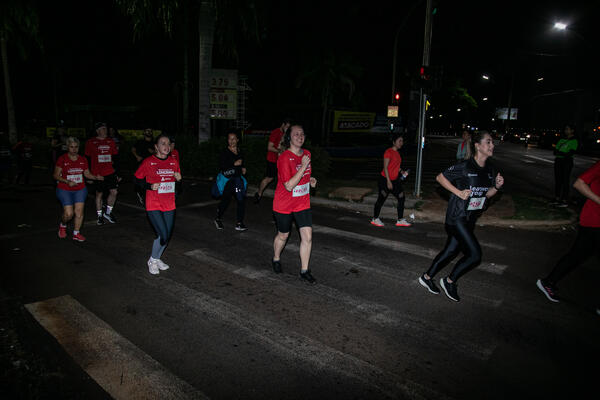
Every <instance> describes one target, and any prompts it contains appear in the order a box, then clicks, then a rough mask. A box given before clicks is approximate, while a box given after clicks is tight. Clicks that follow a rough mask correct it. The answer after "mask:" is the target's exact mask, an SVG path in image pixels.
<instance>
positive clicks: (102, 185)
mask: <svg viewBox="0 0 600 400" xmlns="http://www.w3.org/2000/svg"><path fill="white" fill-rule="evenodd" d="M107 134H108V132H107V130H106V124H105V123H104V122H98V123H96V135H97V136H96V137H95V138H91V139H88V140H87V142H86V143H85V155H86V157H88V160H89V164H90V165H91V168H90V170H91V171H92V174H93V175H96V176H102V177H104V179H103V180H96V181H95V182H94V186H95V187H96V214H97V215H98V221H97V224H98V225H104V219H106V220H107V221H108V222H110V223H111V224H114V223H115V222H117V219H116V218H115V216H114V214H113V213H112V210H113V208H114V206H115V201H116V200H117V187H118V182H117V176H116V173H115V169H114V167H113V158H114V156H116V155H118V151H117V147H116V145H115V142H114V141H113V140H112V139H111V138H109V137H107ZM104 192H108V198H107V199H106V211H105V212H102V195H103V194H104Z"/></svg>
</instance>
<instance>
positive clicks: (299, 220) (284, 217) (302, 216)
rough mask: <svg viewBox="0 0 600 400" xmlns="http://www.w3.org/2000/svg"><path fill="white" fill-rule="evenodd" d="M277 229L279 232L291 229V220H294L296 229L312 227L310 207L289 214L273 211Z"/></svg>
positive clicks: (286, 231)
mask: <svg viewBox="0 0 600 400" xmlns="http://www.w3.org/2000/svg"><path fill="white" fill-rule="evenodd" d="M273 216H274V217H275V222H276V223H277V230H278V231H279V232H281V233H288V232H289V231H290V230H291V229H292V220H296V226H297V227H298V229H300V228H304V227H312V212H311V211H310V208H308V209H306V210H302V211H298V212H293V213H291V214H281V213H278V212H275V211H273Z"/></svg>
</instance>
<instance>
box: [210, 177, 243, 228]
mask: <svg viewBox="0 0 600 400" xmlns="http://www.w3.org/2000/svg"><path fill="white" fill-rule="evenodd" d="M233 195H235V199H236V201H237V213H236V214H237V215H236V218H237V219H236V222H244V214H245V211H246V191H242V190H240V189H238V188H236V186H235V179H230V180H228V181H227V183H226V184H225V187H224V188H223V196H222V197H221V202H220V203H219V207H218V208H217V218H218V219H221V218H222V217H223V214H224V213H225V210H227V207H228V206H229V202H230V201H231V196H233Z"/></svg>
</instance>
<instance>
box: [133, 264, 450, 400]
mask: <svg viewBox="0 0 600 400" xmlns="http://www.w3.org/2000/svg"><path fill="white" fill-rule="evenodd" d="M138 278H139V279H141V280H143V281H144V282H145V283H146V284H148V285H149V286H152V287H155V288H157V289H160V290H164V291H165V292H166V293H168V294H170V295H171V296H172V297H173V298H175V299H177V300H178V301H179V302H181V304H184V305H185V306H186V307H191V308H192V309H194V310H196V311H197V314H198V315H206V316H208V317H209V318H213V319H216V320H218V321H224V322H225V323H227V324H229V325H230V326H233V327H234V328H236V329H239V330H241V331H243V332H246V333H247V334H248V335H249V336H251V337H253V338H255V339H257V340H260V341H261V342H262V343H264V345H265V347H267V348H269V350H270V351H272V352H275V353H278V355H279V356H280V357H282V358H284V359H288V360H290V359H291V360H301V361H303V362H305V363H307V364H308V365H309V368H310V369H316V370H327V371H331V372H333V373H336V374H339V375H343V376H346V377H349V378H352V379H357V380H359V381H361V382H362V383H363V384H365V385H366V386H368V387H372V388H376V389H377V390H379V391H381V393H382V394H385V395H386V396H388V397H391V398H398V397H399V396H401V397H405V398H411V399H428V398H440V397H439V396H442V398H443V397H445V396H443V395H442V394H441V393H437V392H435V391H433V390H431V389H430V388H428V387H426V386H422V385H420V384H418V383H416V382H413V381H410V380H408V379H405V378H402V377H401V376H400V375H397V374H395V373H393V372H388V371H385V370H383V369H381V368H379V367H377V366H375V365H373V364H371V363H369V362H366V361H364V360H362V359H360V358H358V357H355V356H352V355H350V354H347V353H344V352H342V351H339V350H336V349H334V348H332V347H329V346H327V345H326V344H324V343H321V342H319V341H317V340H315V339H311V338H309V337H307V336H304V335H302V334H299V333H297V332H294V331H291V330H288V329H286V328H284V327H283V326H281V325H278V324H276V323H274V322H271V321H268V320H265V319H263V318H260V317H257V316H255V315H252V314H249V313H248V312H247V311H246V310H243V309H241V308H239V307H237V306H234V305H232V304H230V303H227V302H225V301H223V300H219V299H216V298H214V297H211V296H209V295H207V294H205V293H202V292H200V291H197V290H193V289H190V288H188V287H187V286H185V285H182V284H180V283H178V282H175V281H173V280H171V279H168V278H163V277H161V278H160V279H153V278H150V277H148V276H147V275H142V276H139V277H138ZM446 398H447V397H446Z"/></svg>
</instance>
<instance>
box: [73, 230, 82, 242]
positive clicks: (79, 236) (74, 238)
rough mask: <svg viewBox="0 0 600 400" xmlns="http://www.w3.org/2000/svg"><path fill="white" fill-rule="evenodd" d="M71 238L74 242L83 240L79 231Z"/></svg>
mask: <svg viewBox="0 0 600 400" xmlns="http://www.w3.org/2000/svg"><path fill="white" fill-rule="evenodd" d="M73 240H74V241H76V242H85V236H83V235H82V234H81V232H79V233H77V234H75V235H73Z"/></svg>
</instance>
